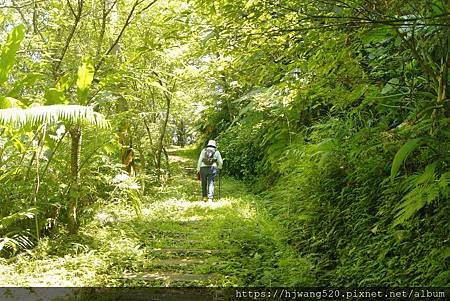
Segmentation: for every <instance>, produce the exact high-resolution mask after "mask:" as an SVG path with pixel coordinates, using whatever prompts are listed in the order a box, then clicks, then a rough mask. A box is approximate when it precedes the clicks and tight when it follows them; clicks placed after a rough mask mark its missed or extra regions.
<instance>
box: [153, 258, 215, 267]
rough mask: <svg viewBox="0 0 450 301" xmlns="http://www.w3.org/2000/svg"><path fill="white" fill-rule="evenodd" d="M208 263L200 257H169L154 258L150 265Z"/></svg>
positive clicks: (183, 265)
mask: <svg viewBox="0 0 450 301" xmlns="http://www.w3.org/2000/svg"><path fill="white" fill-rule="evenodd" d="M204 263H206V260H204V259H199V258H169V259H157V260H153V261H152V262H151V263H150V265H152V266H155V267H163V266H164V267H168V266H171V267H174V266H175V267H179V266H181V267H185V266H191V265H192V266H194V265H200V264H204Z"/></svg>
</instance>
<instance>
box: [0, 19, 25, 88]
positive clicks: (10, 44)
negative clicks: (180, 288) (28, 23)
mask: <svg viewBox="0 0 450 301" xmlns="http://www.w3.org/2000/svg"><path fill="white" fill-rule="evenodd" d="M24 36H25V26H24V25H23V24H21V25H19V26H17V27H15V28H14V29H13V30H12V31H11V33H10V34H9V35H8V38H7V39H6V43H5V44H4V45H3V46H2V51H1V56H0V84H2V83H4V82H5V81H6V80H7V79H8V74H9V72H10V71H11V69H12V67H13V66H14V63H15V62H16V53H17V50H19V47H20V43H21V42H22V40H23V38H24Z"/></svg>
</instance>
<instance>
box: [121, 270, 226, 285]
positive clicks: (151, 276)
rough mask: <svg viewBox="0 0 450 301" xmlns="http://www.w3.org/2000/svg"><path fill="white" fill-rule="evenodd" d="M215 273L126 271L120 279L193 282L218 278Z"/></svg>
mask: <svg viewBox="0 0 450 301" xmlns="http://www.w3.org/2000/svg"><path fill="white" fill-rule="evenodd" d="M218 277H219V275H217V274H186V273H175V272H148V273H145V272H138V273H126V274H124V275H123V276H122V277H121V279H125V280H142V281H162V282H165V283H167V282H169V283H170V282H195V281H209V280H210V281H214V280H216V279H218Z"/></svg>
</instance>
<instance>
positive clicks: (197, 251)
mask: <svg viewBox="0 0 450 301" xmlns="http://www.w3.org/2000/svg"><path fill="white" fill-rule="evenodd" d="M149 251H150V252H152V253H159V254H199V255H206V254H222V253H224V251H223V250H216V249H186V248H154V249H151V250H149Z"/></svg>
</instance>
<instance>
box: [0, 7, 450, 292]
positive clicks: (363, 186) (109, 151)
mask: <svg viewBox="0 0 450 301" xmlns="http://www.w3.org/2000/svg"><path fill="white" fill-rule="evenodd" d="M0 8H1V12H2V14H1V15H0V28H1V29H2V30H1V32H0V45H1V57H0V108H1V109H2V110H0V181H1V185H0V256H1V257H3V258H5V261H0V263H2V262H3V263H5V264H6V263H11V262H12V263H14V261H16V263H15V264H17V265H18V266H23V264H24V263H23V262H26V260H24V259H23V257H21V256H27V255H24V254H32V255H30V256H32V258H34V259H36V258H37V257H39V256H41V257H43V256H44V257H45V256H47V255H49V256H50V255H54V254H55V252H56V251H55V250H54V251H52V252H49V251H48V249H52V247H51V244H52V240H53V238H54V241H53V243H54V244H58V245H59V246H64V245H65V246H66V248H65V249H63V248H59V250H60V251H58V252H62V253H58V252H56V253H58V255H59V256H64V254H63V253H64V252H67V253H70V252H72V251H71V249H72V248H75V247H74V246H78V247H76V248H77V251H76V253H78V252H82V250H83V248H82V247H81V249H80V246H83V245H89V247H86V248H85V249H84V251H83V252H85V253H86V254H91V255H92V254H93V253H92V252H91V251H92V250H91V249H95V247H94V245H92V244H90V242H88V241H87V240H86V239H85V236H86V235H88V234H87V233H88V229H91V230H92V233H95V232H98V227H99V226H98V225H97V224H95V216H96V214H97V213H98V212H99V210H100V211H101V210H105V209H104V208H108V210H113V209H111V208H115V207H117V208H122V209H120V210H123V208H124V207H125V208H132V209H133V210H134V211H133V212H134V215H135V216H136V221H135V222H134V224H133V223H131V224H130V222H129V221H128V222H126V223H122V224H120V223H119V224H118V225H119V226H121V227H124V231H125V232H127V233H128V232H130V233H133V231H134V230H130V229H132V228H133V227H137V228H139V227H141V228H142V229H146V227H145V226H143V224H145V223H144V222H143V221H147V222H149V223H150V222H151V221H150V220H146V218H148V216H146V214H147V215H148V212H149V211H148V210H150V209H148V208H153V207H152V205H151V204H153V203H154V202H156V201H157V199H158V198H160V200H161V199H163V198H165V197H167V198H168V197H169V196H170V197H173V198H176V197H177V196H176V195H173V191H172V192H171V193H172V194H170V193H169V195H165V194H164V191H166V190H168V191H170V187H180V186H173V185H175V184H176V185H181V183H183V180H180V179H178V180H177V181H174V180H173V179H174V177H175V178H176V177H177V176H179V175H180V173H181V171H180V169H177V168H178V167H177V166H178V165H176V164H175V165H173V164H172V165H170V164H169V161H170V158H169V155H170V153H169V151H168V148H169V146H170V145H172V144H176V145H179V146H181V147H184V146H185V145H188V144H195V143H196V144H195V145H196V146H197V151H198V150H199V149H200V148H201V146H202V144H203V142H204V141H205V140H207V139H212V138H214V139H217V140H218V143H219V149H220V150H221V152H222V156H223V157H224V158H225V165H224V171H225V172H226V173H227V174H228V175H229V176H232V177H234V178H236V179H239V180H242V181H244V182H246V184H247V185H248V186H249V187H250V189H251V191H252V193H253V194H255V195H257V197H256V196H251V197H249V196H248V195H247V192H245V191H244V190H236V191H238V192H239V193H241V194H242V199H240V200H239V201H236V202H237V203H236V204H237V205H233V206H232V207H233V208H234V209H235V210H237V211H239V212H242V211H243V210H244V209H243V208H246V206H247V205H248V206H254V207H251V208H257V210H256V209H252V210H256V211H257V213H258V214H256V215H255V216H256V217H255V218H254V219H249V220H248V221H249V222H248V223H242V224H239V223H238V222H236V221H235V220H233V218H232V217H233V214H235V213H233V212H231V213H230V212H228V211H226V210H225V211H224V212H222V213H223V215H224V216H222V218H223V219H222V220H221V219H220V218H219V217H218V216H216V218H218V219H219V221H217V224H216V226H214V227H212V228H213V230H212V233H214V235H213V236H214V237H215V238H214V239H224V242H225V244H226V245H228V246H229V247H230V249H231V250H234V251H233V252H235V253H232V254H234V255H236V256H237V255H238V254H243V255H241V256H243V259H242V260H239V259H237V260H234V259H233V257H230V258H228V263H227V264H225V265H223V266H222V268H220V267H219V268H218V270H220V271H221V272H228V273H229V274H230V275H233V276H235V278H233V277H231V278H227V279H228V280H223V279H222V280H221V281H222V282H220V283H219V284H220V285H319V286H325V285H333V286H364V285H365V286H375V285H383V286H402V285H406V286H408V285H410V286H413V285H414V286H448V285H449V279H450V272H449V271H450V261H449V260H450V246H449V235H448V233H449V230H450V229H449V222H448V216H449V214H450V204H449V195H450V188H449V182H450V171H449V168H448V167H449V164H450V153H449V150H450V140H449V138H450V126H449V121H450V119H449V118H450V106H449V100H448V80H449V73H448V65H449V62H450V61H449V35H450V26H449V13H448V11H449V10H448V3H447V2H446V1H441V0H408V1H404V0H402V1H398V0H389V1H387V0H375V1H360V0H356V1H355V0H353V1H350V0H343V1H328V0H318V1H302V0H300V1H298V0H295V1H294V0H286V1H264V0H262V1H259V0H253V1H241V0H208V1H200V0H198V1H187V2H183V1H175V0H174V1H162V0H161V1H149V0H95V1H85V0H76V1H75V0H67V1H19V0H16V1H2V2H0ZM194 157H195V155H194ZM191 159H192V158H191ZM191 164H192V166H193V164H194V163H193V161H192V162H191ZM229 181H230V182H229V183H235V182H232V181H231V180H229ZM191 184H192V183H191ZM171 185H172V186H171ZM185 185H188V184H187V182H185ZM228 185H231V184H228ZM233 185H238V184H236V183H235V184H233ZM178 189H179V191H178V193H179V194H180V197H183V198H187V199H188V200H190V201H192V202H194V201H195V197H193V196H192V195H191V196H186V195H183V196H181V194H183V193H184V192H185V190H183V189H185V188H178ZM188 191H189V193H191V194H193V193H194V189H191V188H190V190H188ZM232 191H233V189H232V188H231V189H230V191H229V193H230V194H231V192H232ZM233 197H235V198H238V196H236V195H233ZM246 201H247V203H246ZM111 204H113V205H111ZM246 204H247V205H246ZM102 208H103V209H102ZM144 209H146V210H144ZM155 210H156V209H155ZM158 210H159V209H158ZM155 212H156V211H155ZM158 212H159V211H158ZM161 212H163V211H161ZM172 213H173V212H172ZM172 213H171V214H172ZM158 214H160V213H158ZM196 214H197V213H196ZM235 222H236V223H235ZM155 223H156V222H155ZM228 223H231V224H232V225H233V227H234V228H232V229H231V230H230V231H231V232H230V233H224V232H223V231H222V230H220V227H221V226H224V225H225V224H228ZM93 225H94V226H93ZM133 225H134V226H133ZM152 225H153V224H152ZM119 226H117V228H120V227H119ZM80 229H81V232H82V233H81V234H80ZM128 230H130V231H128ZM149 231H150V230H149ZM214 231H215V232H214ZM225 232H226V231H225ZM67 233H70V234H71V235H70V236H69V237H71V238H70V241H67V240H66V237H65V235H66V234H67ZM147 234H148V233H147ZM92 235H94V234H92ZM107 235H111V234H105V237H106V236H107ZM140 235H142V236H144V235H146V234H145V233H143V232H140ZM269 237H271V238H270V239H268V238H269ZM49 238H50V240H49ZM214 239H212V238H211V241H214ZM117 243H118V244H119V245H120V243H119V242H117ZM49 244H50V246H49ZM71 246H72V247H71ZM122 247H123V246H121V247H120V248H122ZM46 248H48V249H46ZM234 248H237V250H236V249H234ZM31 249H32V250H34V251H29V250H31ZM138 249H139V247H138V246H137V244H136V249H133V248H130V249H129V250H127V252H128V253H127V254H128V255H127V256H130V258H134V257H136V256H138V255H139V254H141V255H142V253H139V252H140V251H138ZM27 250H28V251H27ZM80 250H81V251H80ZM98 250H102V251H101V252H106V250H108V247H107V243H103V242H102V243H101V244H100V245H99V247H98ZM110 251H111V250H110ZM27 252H28V253H27ZM33 252H34V253H33ZM90 252H91V253H90ZM33 254H34V255H33ZM36 254H38V255H36ZM113 254H114V255H115V256H116V255H117V254H118V253H117V254H116V253H114V252H113ZM33 256H34V257H33ZM139 256H140V255H139ZM142 256H144V255H142ZM106 257H107V256H105V257H104V258H106ZM116 257H117V258H116ZM116 257H114V256H112V259H111V258H110V259H109V260H114V258H116V259H117V262H119V261H121V262H122V261H126V260H124V259H123V258H122V257H121V258H118V257H119V255H117V256H116ZM141 259H142V258H141ZM244 259H245V260H244ZM85 260H87V259H85ZM142 260H144V259H142ZM243 264H244V265H245V264H246V268H244V269H239V268H238V267H242V265H243ZM123 268H127V267H126V266H123ZM132 268H135V267H132ZM101 269H102V273H107V272H108V266H107V265H105V266H102V267H101ZM275 270H279V271H283V277H282V278H280V277H276V275H275V274H274V272H273V271H275ZM239 271H240V272H239ZM284 275H286V276H284ZM11 277H12V276H11ZM230 279H232V280H230ZM84 283H85V282H84ZM108 283H111V282H108V281H107V280H105V279H103V280H101V281H100V280H99V281H98V282H89V283H88V284H91V285H98V284H100V285H107V284H108ZM112 283H113V284H114V285H117V284H118V283H116V282H112ZM78 284H79V283H77V285H78ZM137 284H141V283H137ZM216 284H217V283H216Z"/></svg>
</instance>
